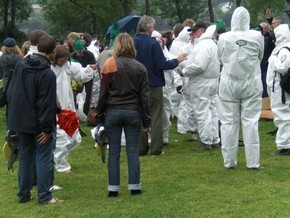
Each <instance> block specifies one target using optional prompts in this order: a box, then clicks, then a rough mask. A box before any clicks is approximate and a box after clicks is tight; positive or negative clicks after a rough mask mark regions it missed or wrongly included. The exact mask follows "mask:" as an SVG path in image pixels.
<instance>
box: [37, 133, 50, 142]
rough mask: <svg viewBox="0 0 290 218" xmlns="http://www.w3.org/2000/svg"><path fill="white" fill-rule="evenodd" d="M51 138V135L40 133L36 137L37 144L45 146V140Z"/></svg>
mask: <svg viewBox="0 0 290 218" xmlns="http://www.w3.org/2000/svg"><path fill="white" fill-rule="evenodd" d="M52 136H53V135H52V133H45V132H42V133H40V134H39V135H38V143H39V144H45V143H46V142H47V140H48V139H49V138H50V137H52Z"/></svg>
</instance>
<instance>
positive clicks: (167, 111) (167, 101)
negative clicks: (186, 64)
mask: <svg viewBox="0 0 290 218" xmlns="http://www.w3.org/2000/svg"><path fill="white" fill-rule="evenodd" d="M163 54H164V56H165V57H166V59H167V60H171V59H174V58H176V57H175V56H174V55H172V54H171V53H170V52H169V51H168V50H167V48H166V46H164V49H163ZM174 73H175V71H174V69H173V70H165V71H164V78H165V86H163V117H162V122H163V143H168V137H169V129H170V127H171V122H170V117H171V109H172V103H171V93H172V92H173V91H174V90H175V85H174Z"/></svg>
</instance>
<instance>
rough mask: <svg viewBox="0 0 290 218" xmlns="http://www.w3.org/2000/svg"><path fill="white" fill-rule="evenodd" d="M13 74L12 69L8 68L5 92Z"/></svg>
mask: <svg viewBox="0 0 290 218" xmlns="http://www.w3.org/2000/svg"><path fill="white" fill-rule="evenodd" d="M13 73H14V69H12V68H10V73H9V76H8V80H7V84H6V88H5V89H6V90H8V87H9V84H10V81H11V79H12V75H13Z"/></svg>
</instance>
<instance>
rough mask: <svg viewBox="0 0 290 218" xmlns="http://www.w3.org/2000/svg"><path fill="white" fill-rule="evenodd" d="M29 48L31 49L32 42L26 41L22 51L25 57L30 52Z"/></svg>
mask: <svg viewBox="0 0 290 218" xmlns="http://www.w3.org/2000/svg"><path fill="white" fill-rule="evenodd" d="M29 47H30V41H25V42H24V43H23V44H22V47H21V51H22V52H23V54H24V55H26V54H27V52H28V51H29Z"/></svg>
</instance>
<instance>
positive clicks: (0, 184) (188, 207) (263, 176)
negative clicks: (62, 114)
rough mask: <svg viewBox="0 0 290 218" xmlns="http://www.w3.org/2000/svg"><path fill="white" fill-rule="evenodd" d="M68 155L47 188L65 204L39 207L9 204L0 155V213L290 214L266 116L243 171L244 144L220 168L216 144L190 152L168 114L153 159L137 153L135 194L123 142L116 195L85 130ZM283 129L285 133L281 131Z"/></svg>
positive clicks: (0, 125) (9, 176)
mask: <svg viewBox="0 0 290 218" xmlns="http://www.w3.org/2000/svg"><path fill="white" fill-rule="evenodd" d="M82 128H83V130H84V132H85V133H86V134H87V137H84V138H83V141H82V143H81V145H80V146H79V147H78V148H77V149H76V150H74V151H73V152H72V153H71V155H70V158H69V162H70V163H71V165H72V171H73V172H72V173H71V174H59V173H56V178H55V183H56V184H57V185H59V186H61V187H63V189H62V190H59V191H55V192H54V195H55V196H56V197H57V198H60V199H64V200H65V202H64V203H62V204H57V205H39V204H38V203H37V196H36V190H35V189H34V190H33V197H34V200H33V201H32V202H29V203H26V204H18V203H17V196H16V193H17V164H16V172H15V173H11V172H8V171H7V169H6V160H4V157H3V155H2V156H0V176H1V179H0V195H1V198H0V217H290V200H289V199H290V189H289V187H290V183H289V181H290V180H289V173H290V169H289V168H290V165H289V158H290V157H288V156H286V157H277V156H273V155H271V153H273V152H274V151H276V147H275V137H274V136H271V135H269V134H266V133H267V132H268V131H271V130H273V129H275V127H274V125H273V123H272V121H268V120H261V121H260V138H261V164H262V165H263V166H264V167H265V168H264V169H262V170H260V171H251V170H247V169H246V164H245V155H244V148H239V154H238V156H239V159H238V166H237V167H236V168H235V169H234V170H227V169H225V168H224V167H223V160H222V156H221V151H220V149H214V150H211V151H193V150H192V148H193V147H194V146H198V143H197V142H195V143H192V142H188V141H186V139H189V138H190V137H191V135H190V134H186V135H180V134H177V133H176V120H173V125H172V128H171V130H170V144H171V145H172V146H169V147H165V148H164V151H165V154H164V155H162V156H159V157H151V156H145V157H142V158H140V161H141V182H142V184H143V194H142V195H141V196H131V195H130V192H129V191H128V190H127V178H128V175H127V160H126V155H125V148H122V157H121V193H120V195H119V197H117V198H113V199H112V198H108V197H107V165H106V164H103V163H102V162H101V159H100V157H98V156H97V153H96V150H95V148H94V140H93V139H92V137H91V136H90V128H88V127H87V126H86V125H85V124H82ZM5 129H6V126H5V117H4V110H3V109H1V110H0V144H1V145H3V144H4V141H5V140H4V137H5ZM289 134H290V133H289Z"/></svg>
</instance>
